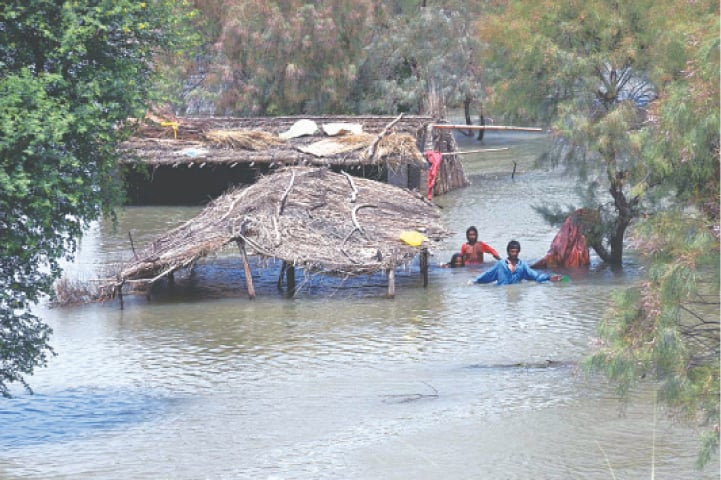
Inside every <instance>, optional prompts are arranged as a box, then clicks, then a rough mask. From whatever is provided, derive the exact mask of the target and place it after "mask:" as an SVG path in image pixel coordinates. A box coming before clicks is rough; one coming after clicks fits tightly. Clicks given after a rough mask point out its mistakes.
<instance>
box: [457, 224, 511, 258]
mask: <svg viewBox="0 0 721 480" xmlns="http://www.w3.org/2000/svg"><path fill="white" fill-rule="evenodd" d="M466 240H467V242H466V243H464V244H463V246H461V255H462V256H463V263H464V264H465V265H479V264H481V263H483V254H484V253H489V254H491V255H493V258H495V259H496V260H500V259H501V256H500V255H498V252H497V251H496V250H494V248H493V247H491V246H490V245H488V244H487V243H484V242H481V241H479V240H478V229H476V227H474V226H470V227H468V229H467V230H466Z"/></svg>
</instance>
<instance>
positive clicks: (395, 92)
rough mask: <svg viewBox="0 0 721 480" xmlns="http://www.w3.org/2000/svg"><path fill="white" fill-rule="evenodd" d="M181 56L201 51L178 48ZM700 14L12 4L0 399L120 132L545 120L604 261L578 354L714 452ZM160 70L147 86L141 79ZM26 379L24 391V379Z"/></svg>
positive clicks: (111, 183) (600, 7)
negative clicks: (645, 388)
mask: <svg viewBox="0 0 721 480" xmlns="http://www.w3.org/2000/svg"><path fill="white" fill-rule="evenodd" d="M196 46H199V47H200V48H197V49H196V48H194V47H196ZM719 68H720V66H719V4H718V2H716V1H710V0H693V1H692V0H654V1H650V0H637V1H634V2H609V1H607V0H585V1H578V0H561V1H535V2H529V1H514V0H485V1H478V2H466V1H461V0H447V1H432V0H422V1H419V0H414V1H411V0H406V1H404V0H395V1H388V2H386V1H383V2H381V1H378V0H353V1H349V0H320V1H312V2H311V1H303V0H283V1H268V0H195V1H192V2H191V1H183V2H171V1H166V0H148V1H147V2H136V1H117V0H116V1H104V0H75V1H47V0H25V1H20V0H10V1H7V2H4V3H3V5H2V6H0V129H1V131H2V135H1V136H0V249H2V250H1V251H0V253H1V254H2V264H1V265H0V393H2V394H8V388H7V387H8V385H9V384H11V383H13V382H21V383H23V384H25V382H26V380H25V379H24V377H23V376H24V375H30V374H32V372H33V369H34V368H35V367H37V366H42V365H44V364H45V363H46V362H47V356H48V355H50V354H52V349H51V348H50V346H49V339H50V333H51V332H50V329H49V328H48V327H47V325H45V324H44V323H43V322H42V320H41V319H38V318H36V317H34V316H33V315H31V314H30V313H29V312H28V309H29V307H30V306H31V305H32V304H33V303H35V302H37V301H39V300H40V299H41V297H42V295H44V294H50V293H51V291H52V283H53V281H54V280H56V279H57V278H58V277H59V275H60V273H61V272H60V270H59V268H58V263H57V261H58V260H59V259H60V258H62V257H64V256H68V255H72V253H73V250H74V246H75V242H76V240H77V238H78V237H79V236H80V235H81V234H82V230H83V228H84V227H85V226H86V225H87V223H88V222H89V221H91V220H93V219H96V218H97V217H98V216H99V215H101V214H102V213H103V212H105V213H108V212H111V210H112V206H113V205H116V204H117V202H118V200H119V190H120V189H119V185H118V183H117V181H116V179H115V177H114V176H113V172H114V166H115V146H116V145H117V144H118V142H120V141H121V140H122V139H123V138H125V136H126V135H128V134H129V130H128V129H127V128H126V127H127V119H128V118H130V117H141V116H143V115H144V113H145V111H146V110H147V109H148V108H149V107H150V106H151V105H153V104H154V105H158V104H160V103H167V104H169V105H170V106H171V108H172V110H173V111H174V113H175V114H178V115H185V114H214V115H280V114H304V113H307V114H323V113H348V114H361V113H380V114H396V113H399V112H408V113H428V114H434V115H443V114H444V108H445V107H452V108H463V109H464V111H465V113H466V117H467V120H468V121H472V120H474V121H478V119H479V118H480V117H483V118H484V119H485V120H487V121H495V122H497V123H503V122H523V123H524V124H536V125H539V126H547V127H550V128H551V129H552V131H553V135H554V140H555V141H554V147H553V149H552V150H551V151H550V152H548V155H547V156H546V161H549V162H552V163H553V164H555V165H557V166H558V167H559V168H566V169H568V171H569V172H570V173H572V174H574V175H576V177H577V178H578V182H577V185H578V188H579V191H580V193H581V198H582V199H583V200H582V204H579V205H573V206H565V207H563V208H561V207H556V208H552V209H549V208H546V209H540V208H539V211H542V213H543V214H544V215H546V216H547V217H548V219H549V221H554V220H556V221H557V220H558V219H562V218H564V217H565V215H567V214H568V213H569V212H570V211H572V210H574V209H577V208H581V207H584V208H588V209H591V210H593V211H597V212H598V219H597V222H596V224H595V225H594V226H593V228H592V229H590V230H589V232H588V233H589V240H590V244H591V245H592V248H594V250H595V251H596V252H597V253H598V255H599V257H600V258H601V259H602V260H603V261H605V262H606V263H609V264H611V265H617V266H622V265H623V255H624V248H626V247H627V246H628V245H632V248H634V249H635V250H636V251H637V252H638V253H639V254H640V255H642V257H643V258H644V261H645V262H647V269H646V270H645V272H646V276H645V278H643V279H642V280H641V281H639V283H638V285H637V286H636V288H633V289H630V290H628V291H624V292H620V293H619V294H618V296H617V298H615V299H614V302H613V303H612V307H611V308H609V312H608V315H607V317H606V318H605V319H604V320H603V322H602V324H601V325H600V332H599V334H600V336H601V341H602V344H601V347H600V348H599V350H598V352H597V353H596V354H595V355H594V356H593V357H592V358H590V359H589V361H588V362H587V363H588V366H589V368H590V369H592V370H597V371H603V372H605V373H606V374H608V375H609V376H610V377H611V378H613V379H615V380H616V381H618V384H619V388H620V389H621V390H622V391H627V390H628V389H630V388H632V387H633V384H634V383H635V382H638V381H641V379H643V378H645V379H647V381H648V380H649V379H654V380H658V381H659V393H660V397H659V398H661V399H662V400H663V401H664V402H665V403H666V405H668V406H669V408H671V409H672V411H674V412H677V413H682V414H683V415H684V417H685V418H686V419H688V420H691V421H694V422H697V423H698V424H700V425H703V426H704V427H705V432H706V433H705V435H704V440H703V447H702V448H701V453H700V455H699V464H704V463H705V462H707V461H708V459H709V457H710V455H712V454H713V453H714V452H717V451H718V441H719V175H720V174H719ZM161 74H162V76H163V77H162V78H163V81H162V82H155V81H153V80H154V79H156V78H158V75H161ZM26 386H27V385H26Z"/></svg>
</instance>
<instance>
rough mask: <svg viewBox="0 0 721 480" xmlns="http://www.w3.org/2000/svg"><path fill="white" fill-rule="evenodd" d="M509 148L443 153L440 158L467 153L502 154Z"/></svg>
mask: <svg viewBox="0 0 721 480" xmlns="http://www.w3.org/2000/svg"><path fill="white" fill-rule="evenodd" d="M510 149H511V148H510V147H502V148H481V149H480V150H466V151H464V152H443V153H441V155H442V156H444V157H447V156H449V155H465V154H467V153H485V152H503V151H505V150H510Z"/></svg>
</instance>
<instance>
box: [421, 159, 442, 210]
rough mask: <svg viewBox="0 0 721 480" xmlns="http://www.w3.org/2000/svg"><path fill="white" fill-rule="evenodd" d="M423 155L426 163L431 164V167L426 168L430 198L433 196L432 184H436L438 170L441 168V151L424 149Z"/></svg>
mask: <svg viewBox="0 0 721 480" xmlns="http://www.w3.org/2000/svg"><path fill="white" fill-rule="evenodd" d="M425 156H426V160H428V163H430V164H431V168H430V169H428V200H431V199H432V198H433V186H434V185H435V184H436V178H437V177H438V171H439V170H440V169H441V160H443V155H442V154H441V152H436V151H434V150H426V151H425Z"/></svg>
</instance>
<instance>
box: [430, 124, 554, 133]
mask: <svg viewBox="0 0 721 480" xmlns="http://www.w3.org/2000/svg"><path fill="white" fill-rule="evenodd" d="M433 128H437V129H440V130H515V131H519V132H542V131H543V129H542V128H536V127H511V126H504V125H458V124H436V125H433Z"/></svg>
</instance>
